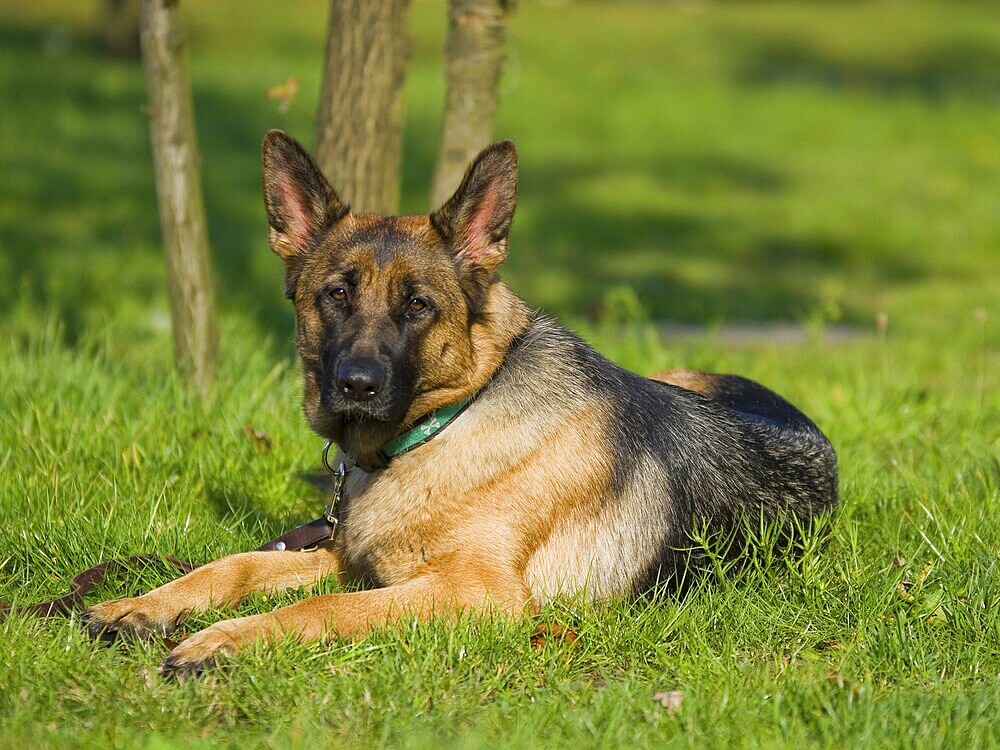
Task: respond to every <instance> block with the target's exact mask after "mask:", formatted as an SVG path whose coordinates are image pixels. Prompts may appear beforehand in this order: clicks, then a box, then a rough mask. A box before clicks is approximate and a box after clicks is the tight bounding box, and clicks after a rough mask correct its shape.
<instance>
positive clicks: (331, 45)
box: [316, 0, 410, 214]
mask: <svg viewBox="0 0 1000 750" xmlns="http://www.w3.org/2000/svg"><path fill="white" fill-rule="evenodd" d="M409 6H410V2H409V0H331V2H330V27H329V34H328V36H327V45H326V68H325V72H324V76H323V91H322V96H321V98H320V102H319V112H318V114H317V123H316V132H317V143H316V158H317V161H318V162H319V166H320V168H321V169H322V170H323V172H324V174H326V176H327V178H328V179H329V180H330V181H331V183H332V184H333V186H334V188H335V189H336V190H337V192H338V193H339V194H340V195H341V196H342V197H343V198H344V200H345V201H347V202H348V203H349V204H350V205H351V207H352V209H353V210H354V211H358V212H373V213H383V214H391V213H395V211H396V206H397V202H398V200H399V179H400V177H399V175H400V159H401V146H402V125H403V96H402V94H403V80H404V78H405V74H406V62H407V58H408V57H409V52H410V34H409V27H408V21H409Z"/></svg>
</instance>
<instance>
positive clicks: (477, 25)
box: [431, 0, 511, 210]
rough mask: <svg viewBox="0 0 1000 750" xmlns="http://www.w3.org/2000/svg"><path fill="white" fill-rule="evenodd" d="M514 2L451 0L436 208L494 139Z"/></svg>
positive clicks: (434, 188)
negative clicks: (510, 16) (509, 20)
mask: <svg viewBox="0 0 1000 750" xmlns="http://www.w3.org/2000/svg"><path fill="white" fill-rule="evenodd" d="M510 5H511V2H510V0H450V2H449V20H450V24H449V28H448V43H447V48H446V50H445V56H446V60H445V75H446V77H447V85H448V95H447V100H446V102H445V110H444V128H443V131H442V133H441V146H440V149H439V150H438V157H437V165H436V166H435V168H434V181H433V183H432V186H431V210H434V209H435V208H437V207H438V206H440V205H441V204H443V203H444V202H445V201H446V200H448V198H449V197H450V196H451V194H452V193H453V192H454V191H455V189H456V188H457V187H458V185H459V183H460V182H461V181H462V176H463V175H464V174H465V169H466V167H467V166H468V164H469V162H470V161H472V158H473V157H474V156H475V155H476V154H477V153H479V151H480V150H481V149H483V148H484V147H485V146H487V145H488V144H489V142H490V140H491V139H492V137H493V125H494V122H495V121H496V111H497V94H498V90H499V87H500V74H501V72H502V71H503V64H504V60H505V58H506V53H507V48H506V45H507V11H508V8H509V7H510Z"/></svg>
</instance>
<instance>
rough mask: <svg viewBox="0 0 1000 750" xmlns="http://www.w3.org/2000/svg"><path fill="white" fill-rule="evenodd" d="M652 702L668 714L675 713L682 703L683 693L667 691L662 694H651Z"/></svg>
mask: <svg viewBox="0 0 1000 750" xmlns="http://www.w3.org/2000/svg"><path fill="white" fill-rule="evenodd" d="M653 700H654V701H656V702H657V703H659V704H660V705H661V706H663V707H664V708H665V709H667V711H668V712H669V713H672V714H674V713H677V712H678V711H680V710H681V704H682V703H684V693H682V692H681V691H680V690H667V691H664V692H662V693H653Z"/></svg>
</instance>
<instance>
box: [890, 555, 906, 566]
mask: <svg viewBox="0 0 1000 750" xmlns="http://www.w3.org/2000/svg"><path fill="white" fill-rule="evenodd" d="M892 564H893V565H895V566H896V567H897V568H902V567H903V566H904V565H906V558H905V557H903V556H902V555H896V556H895V557H894V558H892Z"/></svg>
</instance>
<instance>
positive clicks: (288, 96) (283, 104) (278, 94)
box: [267, 76, 299, 112]
mask: <svg viewBox="0 0 1000 750" xmlns="http://www.w3.org/2000/svg"><path fill="white" fill-rule="evenodd" d="M298 93H299V79H298V78H296V77H295V76H292V77H291V78H288V79H287V80H286V81H285V82H284V83H278V84H275V85H274V86H272V87H271V88H269V89H268V90H267V100H268V101H277V102H278V111H279V112H287V111H288V108H289V107H291V106H292V104H293V103H294V101H295V97H296V95H297V94H298Z"/></svg>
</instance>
